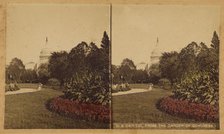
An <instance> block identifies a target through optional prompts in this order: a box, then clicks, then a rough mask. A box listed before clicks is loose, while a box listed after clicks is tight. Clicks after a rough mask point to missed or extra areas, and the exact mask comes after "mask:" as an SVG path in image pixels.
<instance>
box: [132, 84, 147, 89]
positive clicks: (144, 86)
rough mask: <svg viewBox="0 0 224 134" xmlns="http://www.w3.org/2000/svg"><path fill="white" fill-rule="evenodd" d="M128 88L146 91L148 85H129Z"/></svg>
mask: <svg viewBox="0 0 224 134" xmlns="http://www.w3.org/2000/svg"><path fill="white" fill-rule="evenodd" d="M129 86H130V88H141V89H148V88H149V84H129Z"/></svg>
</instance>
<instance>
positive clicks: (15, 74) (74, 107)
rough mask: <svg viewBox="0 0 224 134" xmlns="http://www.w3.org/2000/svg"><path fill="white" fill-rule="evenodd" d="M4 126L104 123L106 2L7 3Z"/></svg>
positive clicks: (90, 126) (105, 126) (100, 125)
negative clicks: (90, 3)
mask: <svg viewBox="0 0 224 134" xmlns="http://www.w3.org/2000/svg"><path fill="white" fill-rule="evenodd" d="M6 18H7V19H6V25H7V29H6V67H5V114H4V115H5V117H4V128H5V129H44V128H47V129H53V128H57V129H60V128H74V129H75V128H77V129H95V128H97V129H108V128H110V121H111V119H110V117H111V116H110V115H111V109H110V103H111V94H110V80H109V68H110V66H109V50H110V24H109V23H110V6H109V5H102V4H96V5H88V4H86V5H84V4H83V5H81V4H9V5H7V13H6Z"/></svg>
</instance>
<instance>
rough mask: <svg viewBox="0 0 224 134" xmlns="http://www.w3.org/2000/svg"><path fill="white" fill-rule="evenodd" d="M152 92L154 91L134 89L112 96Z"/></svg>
mask: <svg viewBox="0 0 224 134" xmlns="http://www.w3.org/2000/svg"><path fill="white" fill-rule="evenodd" d="M151 90H152V89H142V88H133V89H131V90H129V91H123V92H117V93H112V96H117V95H125V94H133V93H142V92H149V91H151Z"/></svg>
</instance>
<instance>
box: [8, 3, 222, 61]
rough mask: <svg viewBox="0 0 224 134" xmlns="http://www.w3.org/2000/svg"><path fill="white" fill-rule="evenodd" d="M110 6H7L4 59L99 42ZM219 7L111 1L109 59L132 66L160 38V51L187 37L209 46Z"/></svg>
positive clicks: (26, 58) (146, 57)
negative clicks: (128, 63) (124, 3)
mask: <svg viewBox="0 0 224 134" xmlns="http://www.w3.org/2000/svg"><path fill="white" fill-rule="evenodd" d="M109 8H110V7H109V5H77V4H73V5H72V4H10V5H9V6H8V8H7V34H6V63H7V64H8V63H9V62H10V61H11V59H12V58H14V57H18V58H20V59H22V60H23V62H24V63H25V64H26V63H27V62H30V61H33V62H38V61H39V54H40V51H41V49H42V48H43V47H44V45H45V39H46V37H48V47H50V48H52V49H55V50H70V49H71V48H72V47H74V46H76V45H77V44H78V43H80V42H81V41H86V42H87V43H89V42H91V41H93V42H95V43H96V44H97V45H98V46H99V45H100V41H101V39H102V36H103V31H107V32H108V34H109V33H110V30H109V29H110V26H109V25H110V9H109ZM219 25H220V7H217V6H165V5H157V6H156V5H154V6H153V5H113V6H112V63H113V64H115V65H119V64H120V63H121V61H122V60H123V59H124V58H130V59H132V60H133V61H134V62H135V64H138V63H140V62H149V60H150V53H151V51H152V50H153V49H154V47H155V44H156V38H157V37H158V38H159V46H158V48H159V50H160V51H162V52H163V51H173V50H175V51H179V50H180V49H181V48H183V47H185V46H186V45H187V44H189V43H190V42H192V41H196V42H197V43H200V42H205V43H206V44H207V45H210V42H211V38H212V34H213V32H214V30H216V31H217V32H219Z"/></svg>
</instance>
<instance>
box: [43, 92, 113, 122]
mask: <svg viewBox="0 0 224 134" xmlns="http://www.w3.org/2000/svg"><path fill="white" fill-rule="evenodd" d="M47 107H48V108H49V109H50V110H51V111H54V112H57V113H59V114H64V115H67V116H70V117H72V118H76V119H77V118H80V119H86V120H95V121H100V122H105V123H109V121H110V110H109V105H105V106H104V105H100V104H90V103H83V102H78V101H76V100H69V99H66V98H63V97H62V96H61V97H56V98H53V99H51V100H50V101H49V102H48V105H47Z"/></svg>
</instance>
